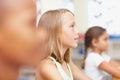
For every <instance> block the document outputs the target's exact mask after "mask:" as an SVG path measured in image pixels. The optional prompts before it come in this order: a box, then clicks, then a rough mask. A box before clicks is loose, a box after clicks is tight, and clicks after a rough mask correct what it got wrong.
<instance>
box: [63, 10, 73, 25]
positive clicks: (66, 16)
mask: <svg viewBox="0 0 120 80" xmlns="http://www.w3.org/2000/svg"><path fill="white" fill-rule="evenodd" d="M62 22H63V24H66V23H74V22H75V18H74V16H73V14H72V13H70V12H66V13H64V14H63V15H62Z"/></svg>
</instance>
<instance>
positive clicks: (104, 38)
mask: <svg viewBox="0 0 120 80" xmlns="http://www.w3.org/2000/svg"><path fill="white" fill-rule="evenodd" d="M108 45H109V36H108V34H107V33H106V32H104V33H103V34H102V35H101V36H100V37H99V38H98V43H97V47H98V48H99V49H100V50H101V51H107V50H108Z"/></svg>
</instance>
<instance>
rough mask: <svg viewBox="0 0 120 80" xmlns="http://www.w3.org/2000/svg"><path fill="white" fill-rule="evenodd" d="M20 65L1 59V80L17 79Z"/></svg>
mask: <svg viewBox="0 0 120 80" xmlns="http://www.w3.org/2000/svg"><path fill="white" fill-rule="evenodd" d="M18 74H19V67H17V66H14V65H12V64H10V63H7V62H6V61H4V60H1V59H0V80H17V77H18Z"/></svg>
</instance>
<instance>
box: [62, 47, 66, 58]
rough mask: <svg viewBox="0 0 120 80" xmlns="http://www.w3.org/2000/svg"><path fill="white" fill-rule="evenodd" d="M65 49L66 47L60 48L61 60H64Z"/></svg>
mask: <svg viewBox="0 0 120 80" xmlns="http://www.w3.org/2000/svg"><path fill="white" fill-rule="evenodd" d="M66 50H67V48H62V50H61V56H62V59H63V60H64V55H65V52H66Z"/></svg>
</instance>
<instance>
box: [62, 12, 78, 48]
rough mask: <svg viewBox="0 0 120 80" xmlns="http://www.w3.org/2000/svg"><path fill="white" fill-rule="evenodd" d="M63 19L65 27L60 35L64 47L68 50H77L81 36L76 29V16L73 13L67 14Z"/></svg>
mask: <svg viewBox="0 0 120 80" xmlns="http://www.w3.org/2000/svg"><path fill="white" fill-rule="evenodd" d="M62 19H63V20H62V21H63V26H62V32H61V35H60V41H61V43H62V46H63V47H66V48H75V47H77V43H78V37H79V34H78V30H77V28H76V24H75V19H74V16H73V15H72V14H71V13H69V12H66V13H65V14H64V15H63V18H62Z"/></svg>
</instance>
